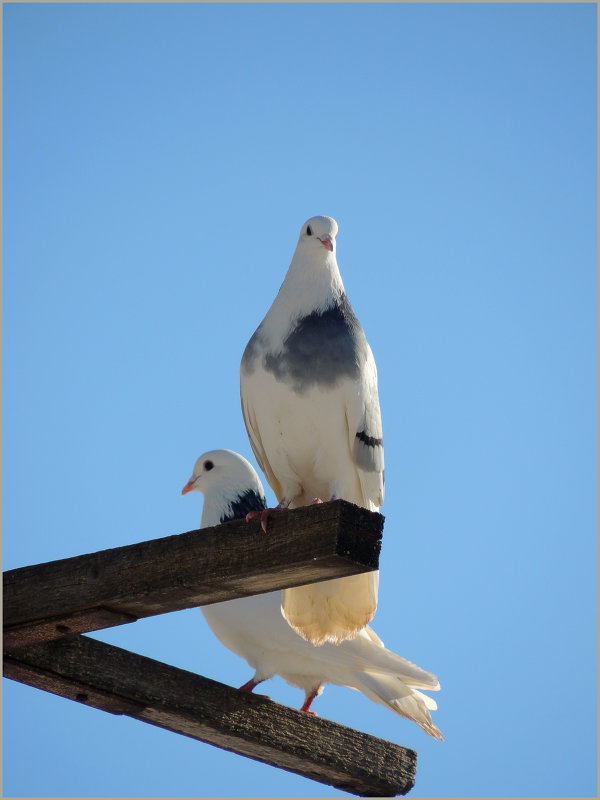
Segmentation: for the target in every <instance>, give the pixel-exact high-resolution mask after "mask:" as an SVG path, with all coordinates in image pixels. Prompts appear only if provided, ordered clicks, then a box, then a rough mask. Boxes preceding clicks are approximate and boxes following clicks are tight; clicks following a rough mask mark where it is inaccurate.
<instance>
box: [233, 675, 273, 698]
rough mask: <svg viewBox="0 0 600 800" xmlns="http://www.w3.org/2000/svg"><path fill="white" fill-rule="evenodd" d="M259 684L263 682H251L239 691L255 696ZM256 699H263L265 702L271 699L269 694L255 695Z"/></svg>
mask: <svg viewBox="0 0 600 800" xmlns="http://www.w3.org/2000/svg"><path fill="white" fill-rule="evenodd" d="M259 683H262V681H255V680H249V681H248V683H245V684H244V685H243V686H240V689H239V691H240V692H248V693H249V694H253V693H254V688H255V686H258V684H259ZM255 697H263V698H264V699H265V700H270V699H271V698H270V697H269V695H268V694H257V695H255Z"/></svg>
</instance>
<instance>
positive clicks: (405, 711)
mask: <svg viewBox="0 0 600 800" xmlns="http://www.w3.org/2000/svg"><path fill="white" fill-rule="evenodd" d="M352 686H353V688H355V689H358V691H359V692H362V693H363V694H364V695H366V696H367V697H368V698H369V700H372V701H373V702H374V703H381V705H384V706H385V707H386V708H389V709H391V711H394V712H395V713H396V714H399V715H400V716H401V717H405V718H406V719H410V720H412V721H413V722H416V723H417V725H420V726H421V728H423V730H424V731H425V733H428V734H429V735H430V736H433V738H434V739H438V740H439V741H440V742H443V741H444V734H443V733H442V732H441V730H440V729H439V728H438V727H437V725H435V723H434V722H433V720H432V719H431V714H430V713H429V711H430V710H431V711H435V709H436V708H437V703H436V702H435V700H432V699H431V697H428V696H427V695H426V694H423V693H422V692H419V691H418V690H417V689H413V688H412V687H411V686H409V685H407V684H406V683H404V681H403V680H402V679H401V678H400V677H395V676H390V675H380V674H374V673H369V672H355V673H354V680H353V682H352Z"/></svg>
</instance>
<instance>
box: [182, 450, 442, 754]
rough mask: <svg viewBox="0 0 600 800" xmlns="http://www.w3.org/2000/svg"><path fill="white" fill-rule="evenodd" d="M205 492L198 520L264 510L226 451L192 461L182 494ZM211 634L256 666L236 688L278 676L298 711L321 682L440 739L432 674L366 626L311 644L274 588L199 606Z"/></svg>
mask: <svg viewBox="0 0 600 800" xmlns="http://www.w3.org/2000/svg"><path fill="white" fill-rule="evenodd" d="M191 491H198V492H202V493H203V494H204V508H203V511H202V521H201V527H203V528H206V527H209V526H212V525H219V524H221V523H224V522H228V521H229V520H232V519H240V518H244V517H245V516H246V514H247V513H248V512H249V511H258V512H261V511H263V510H264V509H265V508H266V507H267V504H266V500H265V496H264V491H263V487H262V484H261V482H260V479H259V477H258V475H257V474H256V471H255V470H254V468H253V467H252V465H251V464H250V463H249V462H248V461H247V460H246V459H245V458H243V457H242V456H240V455H238V454H237V453H234V452H233V451H231V450H212V451H210V452H208V453H204V455H202V456H200V458H199V459H198V460H197V461H196V465H195V466H194V471H193V474H192V477H191V478H190V480H189V481H188V482H187V484H186V485H185V486H184V488H183V490H182V494H187V493H188V492H191ZM202 613H203V614H204V617H205V619H206V621H207V622H208V624H209V626H210V627H211V629H212V631H213V633H214V634H215V635H216V636H217V637H218V639H220V641H221V642H222V643H223V644H224V645H225V647H227V648H229V650H232V651H233V652H234V653H236V654H237V655H239V656H241V658H243V659H245V660H246V661H247V662H248V664H249V665H250V666H251V667H252V668H253V669H254V670H255V672H254V676H253V677H252V679H251V680H249V681H248V682H247V683H245V684H244V685H243V686H242V687H241V688H242V689H243V690H244V691H249V692H251V691H252V690H253V689H254V687H255V686H257V685H258V684H259V683H261V682H262V681H265V680H267V679H268V678H271V677H273V676H274V675H280V676H281V677H282V678H283V679H284V680H286V681H287V682H288V683H289V684H291V685H292V686H297V687H298V688H300V689H302V690H303V691H304V693H305V700H304V704H303V705H302V709H301V710H303V711H310V706H311V704H312V702H313V700H314V699H315V698H316V697H318V696H319V695H320V694H321V693H322V691H323V687H324V684H325V683H332V684H336V685H337V686H346V687H348V688H350V689H356V690H357V691H359V692H362V693H363V694H364V695H366V697H368V698H369V699H370V700H372V701H373V702H375V703H380V704H381V705H384V706H385V707H386V708H389V709H390V710H392V711H394V712H395V713H396V714H399V715H400V716H402V717H406V718H407V719H410V720H413V721H414V722H416V723H417V725H420V726H421V728H423V730H424V731H425V732H426V733H428V734H429V735H430V736H433V737H434V738H435V739H443V738H444V737H443V735H442V733H441V731H440V730H439V728H438V727H437V726H436V725H435V724H434V723H433V721H432V719H431V713H430V712H431V711H432V710H435V709H436V708H437V705H436V703H435V701H434V700H432V699H431V697H429V696H428V695H426V694H424V693H423V691H422V690H428V691H437V690H438V689H439V688H440V684H439V682H438V679H437V678H436V676H435V675H432V673H431V672H427V671H426V670H424V669H421V668H420V667H418V666H416V664H413V663H412V662H410V661H407V660H406V659H404V658H401V657H400V656H398V655H396V654H395V653H393V652H392V651H391V650H387V649H386V648H385V647H384V645H383V642H382V641H381V639H379V637H378V636H377V634H376V633H375V632H374V631H373V630H371V628H369V627H368V626H367V627H365V628H363V629H362V630H361V631H360V633H359V634H358V635H357V636H356V637H355V638H353V639H349V640H346V641H345V642H342V643H341V644H339V645H335V644H330V643H326V644H323V645H321V646H319V647H317V646H315V645H313V644H310V642H307V641H306V640H305V639H303V638H302V637H301V636H299V635H298V634H297V633H295V632H294V631H293V630H292V628H291V627H290V626H289V625H288V624H287V622H286V621H285V620H284V618H283V616H282V614H281V592H268V593H267V594H260V595H253V596H251V597H244V598H241V599H239V600H227V601H225V602H223V603H214V604H213V605H210V606H205V607H203V608H202Z"/></svg>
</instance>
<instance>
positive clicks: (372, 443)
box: [352, 430, 383, 472]
mask: <svg viewBox="0 0 600 800" xmlns="http://www.w3.org/2000/svg"><path fill="white" fill-rule="evenodd" d="M352 455H353V457H354V462H355V464H356V466H357V467H358V468H359V469H364V471H365V472H382V471H383V439H382V438H381V437H378V436H369V435H368V433H367V432H366V431H364V430H362V431H359V432H358V433H357V434H356V436H355V438H354V450H353V454H352Z"/></svg>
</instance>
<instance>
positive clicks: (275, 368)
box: [240, 217, 384, 644]
mask: <svg viewBox="0 0 600 800" xmlns="http://www.w3.org/2000/svg"><path fill="white" fill-rule="evenodd" d="M337 234H338V225H337V222H336V221H335V220H334V219H332V218H331V217H312V218H311V219H309V220H308V221H307V222H305V223H304V225H303V226H302V229H301V231H300V238H299V240H298V245H297V247H296V251H295V253H294V256H293V258H292V262H291V264H290V267H289V269H288V271H287V274H286V276H285V280H284V281H283V284H282V285H281V288H280V290H279V293H278V295H277V297H276V298H275V300H274V301H273V304H272V306H271V308H270V309H269V311H268V312H267V315H266V317H265V318H264V319H263V321H262V322H261V324H260V325H259V326H258V328H257V330H256V331H255V333H254V335H253V336H252V338H251V339H250V341H249V342H248V345H247V346H246V349H245V351H244V355H243V358H242V363H241V369H240V388H241V400H242V411H243V414H244V421H245V423H246V429H247V431H248V436H249V437H250V443H251V445H252V449H253V451H254V455H255V456H256V460H257V461H258V464H259V466H260V468H261V469H262V470H263V472H264V474H265V476H266V478H267V481H268V482H269V485H270V486H271V488H272V489H273V491H274V492H275V495H276V496H277V499H278V501H279V505H278V506H277V509H279V510H281V509H285V508H297V507H298V506H302V505H308V504H310V503H311V502H315V500H332V499H336V498H337V499H343V500H348V501H350V502H351V503H355V504H356V505H359V506H363V507H364V508H368V509H370V510H371V511H377V509H378V508H379V506H380V505H382V504H383V498H384V480H383V469H384V465H383V438H382V428H381V412H380V409H379V395H378V391H377V368H376V366H375V359H374V358H373V353H372V352H371V348H370V347H369V344H368V342H367V339H366V337H365V334H364V331H363V329H362V327H361V325H360V322H359V321H358V319H357V318H356V315H355V313H354V311H353V310H352V306H351V305H350V301H349V300H348V297H347V295H346V292H345V290H344V284H343V283H342V278H341V275H340V271H339V269H338V265H337V261H336V237H337ZM269 513H271V510H270V509H269V510H267V511H266V512H264V513H263V514H262V515H261V520H262V524H263V528H265V530H266V522H267V519H268V515H269ZM377 592H378V573H377V572H369V573H365V574H362V575H355V576H352V577H348V578H336V579H334V580H329V581H323V582H322V583H316V584H309V585H307V586H300V587H296V588H293V589H286V590H285V592H284V593H283V601H282V609H283V614H284V616H285V618H286V619H287V620H288V622H289V623H290V625H291V626H292V628H293V629H294V630H295V631H296V632H298V633H299V634H301V635H302V636H304V637H305V638H306V639H308V641H310V642H312V643H313V644H322V643H323V642H327V641H329V642H336V643H338V642H342V641H344V640H345V639H348V638H351V637H353V636H356V634H357V633H358V631H359V630H361V629H362V628H363V627H364V626H365V625H366V624H367V623H368V622H370V620H371V619H372V618H373V615H374V614H375V611H376V609H377Z"/></svg>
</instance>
